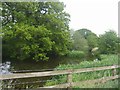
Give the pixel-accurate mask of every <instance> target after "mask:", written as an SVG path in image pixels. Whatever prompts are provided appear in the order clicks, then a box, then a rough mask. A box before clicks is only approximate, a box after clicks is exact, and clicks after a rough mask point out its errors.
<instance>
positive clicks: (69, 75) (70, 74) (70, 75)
mask: <svg viewBox="0 0 120 90" xmlns="http://www.w3.org/2000/svg"><path fill="white" fill-rule="evenodd" d="M67 82H68V83H69V86H68V90H72V70H71V71H70V73H69V74H68V76H67Z"/></svg>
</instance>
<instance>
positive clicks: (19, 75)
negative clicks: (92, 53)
mask: <svg viewBox="0 0 120 90" xmlns="http://www.w3.org/2000/svg"><path fill="white" fill-rule="evenodd" d="M118 67H120V66H118V65H116V66H104V67H94V68H83V69H74V70H58V71H47V72H33V73H15V74H5V75H0V80H5V79H17V78H30V77H43V76H53V75H61V74H69V73H82V72H91V71H99V70H107V69H114V68H118Z"/></svg>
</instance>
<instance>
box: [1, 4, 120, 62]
mask: <svg viewBox="0 0 120 90" xmlns="http://www.w3.org/2000/svg"><path fill="white" fill-rule="evenodd" d="M64 8H65V5H64V3H62V2H2V7H1V10H2V16H1V20H2V34H1V35H2V56H3V60H6V59H7V60H8V59H9V60H27V59H33V60H35V61H39V60H48V59H49V58H51V57H53V58H54V57H57V56H62V55H66V54H67V53H68V52H70V51H73V50H76V51H82V52H84V53H85V54H87V55H89V51H90V50H91V49H92V48H94V47H99V49H100V52H101V53H117V50H118V43H120V40H118V37H117V34H116V33H115V32H113V31H109V32H106V33H105V34H104V35H101V36H100V37H97V35H96V34H94V33H93V32H91V31H90V30H87V29H81V30H77V31H75V32H74V34H71V30H70V29H69V21H70V15H69V14H68V13H66V12H65V11H64Z"/></svg>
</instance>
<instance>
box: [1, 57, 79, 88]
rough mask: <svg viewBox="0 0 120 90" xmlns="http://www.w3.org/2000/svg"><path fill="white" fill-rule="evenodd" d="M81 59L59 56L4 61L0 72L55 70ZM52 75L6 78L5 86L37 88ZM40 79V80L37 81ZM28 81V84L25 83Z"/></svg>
mask: <svg viewBox="0 0 120 90" xmlns="http://www.w3.org/2000/svg"><path fill="white" fill-rule="evenodd" d="M80 62H81V61H80V60H79V59H70V58H57V59H51V60H49V61H39V62H34V61H31V60H30V61H28V60H27V61H19V60H16V61H9V60H8V61H4V62H3V63H2V64H0V71H1V72H0V74H12V73H24V72H38V71H39V72H40V71H51V70H54V69H55V68H56V67H57V66H58V65H60V64H76V63H80ZM51 78H52V77H42V78H38V77H37V78H26V79H14V80H4V85H5V86H3V87H9V88H13V87H14V88H17V89H18V88H19V89H20V88H26V87H27V88H36V87H42V86H44V84H45V82H46V80H50V79H51ZM36 81H38V82H36ZM25 83H26V84H25Z"/></svg>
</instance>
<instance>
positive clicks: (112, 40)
mask: <svg viewBox="0 0 120 90" xmlns="http://www.w3.org/2000/svg"><path fill="white" fill-rule="evenodd" d="M117 40H118V37H117V34H116V33H115V32H114V31H112V30H110V31H108V32H105V34H103V35H100V37H99V47H100V52H101V53H103V54H104V53H105V54H114V53H117V47H118V43H117Z"/></svg>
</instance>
